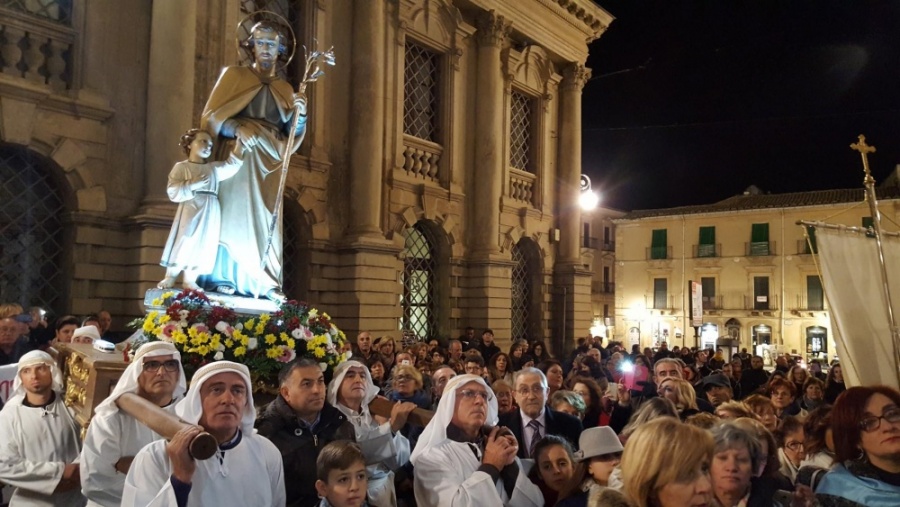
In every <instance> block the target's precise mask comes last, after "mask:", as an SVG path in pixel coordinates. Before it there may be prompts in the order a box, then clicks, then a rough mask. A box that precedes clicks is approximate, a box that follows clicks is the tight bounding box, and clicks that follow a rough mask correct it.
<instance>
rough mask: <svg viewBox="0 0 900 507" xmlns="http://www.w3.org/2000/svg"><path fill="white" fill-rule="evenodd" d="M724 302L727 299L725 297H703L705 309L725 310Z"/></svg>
mask: <svg viewBox="0 0 900 507" xmlns="http://www.w3.org/2000/svg"><path fill="white" fill-rule="evenodd" d="M724 301H725V298H724V297H723V296H703V309H704V310H721V309H722V308H724V306H723V303H724Z"/></svg>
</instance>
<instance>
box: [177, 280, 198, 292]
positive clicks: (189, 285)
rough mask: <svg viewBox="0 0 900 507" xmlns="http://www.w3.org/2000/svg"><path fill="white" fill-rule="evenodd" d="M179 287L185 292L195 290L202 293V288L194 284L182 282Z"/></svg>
mask: <svg viewBox="0 0 900 507" xmlns="http://www.w3.org/2000/svg"><path fill="white" fill-rule="evenodd" d="M181 286H182V287H184V288H185V289H187V290H197V291H200V292H203V287H201V286H199V285H197V284H196V283H194V282H184V283H183V284H182V285H181Z"/></svg>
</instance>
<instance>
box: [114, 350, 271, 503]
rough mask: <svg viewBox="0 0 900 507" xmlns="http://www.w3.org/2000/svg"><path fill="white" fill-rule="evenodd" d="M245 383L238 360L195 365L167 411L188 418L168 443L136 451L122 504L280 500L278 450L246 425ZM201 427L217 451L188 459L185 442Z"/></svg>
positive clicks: (249, 410) (249, 415)
mask: <svg viewBox="0 0 900 507" xmlns="http://www.w3.org/2000/svg"><path fill="white" fill-rule="evenodd" d="M250 385H251V383H250V370H248V369H247V367H246V366H244V365H243V364H238V363H233V362H231V361H214V362H212V363H209V364H207V365H205V366H202V367H201V368H200V369H198V370H197V372H196V373H194V378H193V379H192V381H191V390H190V391H188V394H187V397H186V398H185V399H183V400H181V401H180V402H178V404H177V405H176V406H175V414H176V415H177V416H178V417H179V418H181V420H183V421H185V422H186V423H188V424H187V425H185V426H184V428H182V429H181V430H180V431H179V432H178V433H176V434H175V436H174V437H172V439H171V440H170V441H168V442H166V441H165V440H157V441H155V442H153V443H152V444H150V445H148V446H146V447H144V448H143V449H141V451H140V452H138V453H137V456H135V457H134V462H133V463H132V464H131V468H130V469H129V470H128V476H127V477H126V478H125V489H124V492H123V494H122V505H128V506H131V507H137V506H141V507H143V506H154V507H157V506H158V507H163V506H167V507H169V506H178V507H185V506H186V507H201V506H203V507H206V506H217V507H224V506H228V505H253V506H254V507H269V506H272V507H276V506H277V507H282V506H284V469H283V468H282V467H281V459H280V456H279V455H278V449H276V448H275V446H274V445H272V442H270V441H269V440H267V439H265V438H263V437H261V436H259V435H257V434H256V433H255V432H254V431H253V421H254V419H255V418H256V409H255V408H254V406H253V394H252V393H251V391H250ZM204 430H205V431H207V432H209V434H210V435H212V436H213V438H215V439H216V441H217V442H218V443H219V449H218V451H217V452H216V454H215V456H213V457H211V458H209V459H207V460H204V461H196V460H194V458H193V457H192V456H191V453H190V444H191V441H192V440H193V439H194V437H196V436H197V435H199V434H200V432H201V431H204Z"/></svg>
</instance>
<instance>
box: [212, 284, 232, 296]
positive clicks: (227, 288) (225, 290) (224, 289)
mask: <svg viewBox="0 0 900 507" xmlns="http://www.w3.org/2000/svg"><path fill="white" fill-rule="evenodd" d="M216 292H218V293H219V294H225V295H228V296H231V295H233V294H234V287H232V286H231V285H225V284H222V285H217V286H216Z"/></svg>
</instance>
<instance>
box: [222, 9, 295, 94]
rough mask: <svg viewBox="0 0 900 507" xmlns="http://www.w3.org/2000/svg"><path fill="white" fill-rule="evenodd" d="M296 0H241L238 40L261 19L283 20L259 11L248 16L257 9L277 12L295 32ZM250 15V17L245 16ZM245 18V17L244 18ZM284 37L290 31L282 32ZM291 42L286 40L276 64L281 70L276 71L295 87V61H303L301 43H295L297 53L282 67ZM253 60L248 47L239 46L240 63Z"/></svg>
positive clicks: (245, 35)
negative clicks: (283, 52)
mask: <svg viewBox="0 0 900 507" xmlns="http://www.w3.org/2000/svg"><path fill="white" fill-rule="evenodd" d="M296 4H297V2H291V1H290V0H241V20H243V23H241V25H240V27H238V37H239V38H240V40H242V41H244V40H247V38H248V37H250V29H251V28H253V25H255V24H256V23H258V22H260V21H263V20H272V21H276V20H277V22H278V23H279V24H282V23H283V21H281V20H279V19H278V18H276V17H275V16H272V15H271V14H264V13H260V14H258V15H256V16H250V14H253V13H254V12H259V11H268V12H272V13H275V14H278V15H279V16H281V17H282V18H284V19H285V20H287V22H288V23H290V24H291V28H293V29H294V32H295V34H296V31H297V24H296V22H295V20H296V19H297V17H298V16H297V14H298V13H297V12H296V10H297V9H298V8H299V7H298V6H297V5H296ZM247 16H250V17H247ZM245 18H246V19H245ZM284 35H285V37H286V38H288V39H289V38H290V36H291V34H290V33H285V34H284ZM292 44H293V43H292V42H291V41H290V40H287V41H286V42H285V50H286V52H287V54H285V55H284V57H283V58H279V61H278V64H279V68H280V69H281V70H279V71H278V76H279V77H281V78H282V79H285V80H288V81H289V82H290V83H291V84H292V85H293V87H294V88H295V89H296V87H297V84H299V80H298V79H294V78H295V76H296V75H297V65H298V63H297V62H302V61H303V48H302V47H301V43H300V42H298V43H297V49H296V51H297V53H296V54H295V55H294V59H293V60H292V61H291V64H290V65H289V66H288V68H284V63H283V62H284V59H285V58H287V57H288V56H289V55H290V52H291V47H292ZM252 62H253V54H252V53H251V52H250V50H249V49H248V48H241V63H242V64H244V65H249V64H250V63H252Z"/></svg>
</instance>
